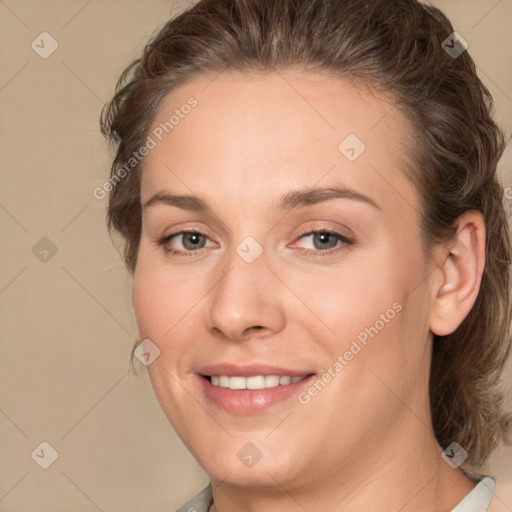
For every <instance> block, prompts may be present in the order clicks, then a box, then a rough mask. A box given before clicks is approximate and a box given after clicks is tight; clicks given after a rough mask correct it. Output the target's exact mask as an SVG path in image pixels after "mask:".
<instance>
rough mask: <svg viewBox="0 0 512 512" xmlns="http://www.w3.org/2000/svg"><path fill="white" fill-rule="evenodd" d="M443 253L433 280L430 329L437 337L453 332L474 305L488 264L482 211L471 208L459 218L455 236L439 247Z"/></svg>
mask: <svg viewBox="0 0 512 512" xmlns="http://www.w3.org/2000/svg"><path fill="white" fill-rule="evenodd" d="M437 250H438V251H439V252H440V253H441V256H440V257H439V261H440V263H439V264H438V268H437V271H438V272H437V275H438V276H439V277H438V279H437V280H433V283H434V284H433V286H434V289H433V290H432V291H433V294H432V296H433V302H432V309H431V318H430V330H431V331H432V332H433V333H434V334H437V335H438V336H446V335H448V334H451V333H452V332H454V331H455V330H456V329H457V328H458V327H459V325H460V324H461V323H462V322H463V320H464V319H465V318H466V316H467V315H468V313H469V312H470V310H471V308H472V307H473V305H474V303H475V301H476V298H477V296H478V292H479V291H480V283H481V279H482V273H483V270H484V266H485V225H484V219H483V216H482V214H481V213H480V212H478V211H475V210H470V211H467V212H465V213H464V214H462V215H461V216H460V217H459V218H458V220H457V232H456V233H455V235H454V237H453V238H452V239H451V240H450V241H449V242H448V243H445V244H442V245H441V246H439V247H438V248H437Z"/></svg>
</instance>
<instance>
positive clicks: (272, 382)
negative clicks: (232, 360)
mask: <svg viewBox="0 0 512 512" xmlns="http://www.w3.org/2000/svg"><path fill="white" fill-rule="evenodd" d="M305 378H306V375H304V376H303V377H289V376H288V375H283V376H279V375H254V376H251V377H238V376H237V377H228V376H226V375H212V377H211V383H212V384H213V385H214V386H220V387H221V388H229V389H266V388H275V387H277V386H286V385H288V384H294V383H295V382H299V381H301V380H303V379H305Z"/></svg>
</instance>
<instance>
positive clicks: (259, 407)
mask: <svg viewBox="0 0 512 512" xmlns="http://www.w3.org/2000/svg"><path fill="white" fill-rule="evenodd" d="M197 377H198V379H199V381H200V382H199V384H200V385H201V386H202V389H203V392H204V394H205V395H206V397H207V398H208V399H209V400H210V401H211V402H213V404H215V405H216V406H217V407H220V408H221V409H224V410H225V411H227V412H231V413H236V414H244V415H250V414H256V413H258V412H262V411H265V410H267V409H269V408H270V407H272V406H273V405H276V404H278V403H280V402H283V401H284V400H289V399H290V398H292V397H293V396H296V395H297V394H298V393H299V391H300V390H301V388H303V387H304V386H306V385H309V383H310V382H311V380H312V379H313V378H314V377H315V376H314V375H309V376H308V377H306V378H305V379H303V380H301V381H299V382H294V383H291V384H286V385H279V386H276V387H274V388H265V389H229V388H223V387H221V386H214V385H213V384H212V383H211V382H210V381H209V380H208V379H207V378H205V377H202V376H201V375H197Z"/></svg>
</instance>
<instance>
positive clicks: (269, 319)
mask: <svg viewBox="0 0 512 512" xmlns="http://www.w3.org/2000/svg"><path fill="white" fill-rule="evenodd" d="M208 297H209V299H210V303H209V306H208V316H207V327H208V329H209V330H210V331H211V332H213V333H214V334H215V335H216V336H220V337H222V338H224V339H227V340H232V341H243V340H245V339H247V338H248V337H250V336H257V337H267V336H271V335H272V334H275V333H277V332H279V331H280V330H281V329H283V327H284V324H285V311H284V304H283V300H284V290H283V284H282V283H281V282H280V281H279V280H278V279H277V278H276V277H275V275H274V274H273V272H271V271H270V270H269V268H268V267H267V265H266V262H265V258H264V253H263V254H262V255H261V256H260V257H259V258H257V259H256V261H253V262H252V263H247V262H246V261H244V260H243V259H242V258H241V257H240V256H239V255H238V254H237V253H236V252H235V251H233V255H232V257H231V258H230V260H229V262H228V265H227V267H226V272H225V273H224V275H223V277H222V278H221V279H220V281H219V283H218V285H217V286H215V287H214V289H213V290H212V292H211V294H209V295H208Z"/></svg>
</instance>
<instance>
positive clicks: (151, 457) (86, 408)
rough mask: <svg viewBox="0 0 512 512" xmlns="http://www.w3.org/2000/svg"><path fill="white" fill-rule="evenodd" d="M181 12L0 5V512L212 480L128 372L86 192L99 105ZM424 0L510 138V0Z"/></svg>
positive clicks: (117, 266)
mask: <svg viewBox="0 0 512 512" xmlns="http://www.w3.org/2000/svg"><path fill="white" fill-rule="evenodd" d="M186 3H187V2H186V1H183V2H181V3H180V2H177V1H175V2H174V6H172V5H171V4H172V3H171V2H170V1H167V0H166V1H163V0H151V1H146V2H142V1H136V0H129V1H121V0H106V1H105V0H89V1H87V0H67V1H64V0H48V1H36V0H5V1H1V0H0V34H1V38H2V40H1V45H0V52H1V54H0V58H1V68H0V69H1V72H0V108H1V113H2V118H1V119H2V123H1V136H2V149H1V162H2V174H1V179H2V181H1V187H0V221H1V226H2V229H1V243H2V245H1V247H2V254H1V267H0V268H1V273H0V301H1V315H2V316H1V323H0V329H1V340H2V345H1V357H0V450H1V453H0V461H1V462H0V512H4V511H5V512H22V511H24V512H46V511H48V512H50V511H51V512H61V511H72V512H74V511H81V512H88V511H97V510H100V511H105V512H106V511H109V512H121V511H122V512H132V511H133V512H135V511H138V512H140V511H145V512H163V511H169V512H171V511H173V510H174V509H175V508H176V507H177V506H178V505H179V504H180V503H182V502H183V501H185V500H186V499H187V498H188V497H189V496H191V495H192V494H194V493H195V492H197V491H198V490H199V489H200V488H202V486H203V485H205V484H206V483H207V481H208V479H207V476H206V475H205V474H204V472H203V471H202V470H201V468H200V467H199V466H198V465H197V463H196V462H195V461H194V460H193V459H192V457H191V456H190V455H189V454H188V452H187V451H186V450H185V448H184V447H183V446H182V444H181V443H180V441H179V440H178V439H177V437H176V435H175V434H174V432H173V430H172V429H171V427H170V426H169V424H168V422H167V420H166V418H165V417H164V415H163V413H162V411H161V410H160V407H159V405H158V403H157V401H156V398H155V397H154V395H153V392H152V389H151V386H150V383H149V380H148V378H147V374H146V372H145V370H144V368H143V367H142V365H140V364H139V363H138V361H136V363H137V364H138V365H139V366H140V368H141V371H140V372H139V376H137V375H135V374H134V373H133V372H130V371H129V359H130V350H131V347H132V344H133V342H134V341H135V340H136V339H137V331H136V325H135V321H134V315H133V312H132V308H131V282H130V279H129V276H128V274H127V272H126V271H125V270H124V267H123V263H122V260H121V258H120V255H119V254H118V252H117V251H116V249H115V248H114V246H113V245H112V243H111V241H110V239H109V237H108V235H107V231H106V228H105V222H104V214H105V207H106V201H105V200H102V201H101V200H97V199H95V198H94V197H93V194H92V192H93V189H94V188H95V187H97V186H101V185H102V184H103V183H104V181H105V179H106V178H107V176H108V168H109V163H110V160H109V158H110V157H109V153H108V151H107V147H106V145H105V142H104V141H103V139H102V138H101V136H100V134H99V129H98V119H99V114H100V110H101V107H102V105H103V104H104V102H105V101H107V100H108V99H109V98H110V96H111V94H112V92H113V87H114V84H115V81H116V79H117V77H118V75H119V74H120V72H121V71H122V69H124V67H125V66H126V65H127V64H128V63H129V61H131V59H133V58H135V57H136V56H137V55H138V52H139V51H140V50H141V49H142V47H143V45H144V43H145V42H146V41H147V39H148V37H149V36H150V35H151V33H152V32H153V31H154V30H156V29H157V28H159V27H160V26H161V25H162V24H163V23H164V22H165V21H166V20H167V19H168V17H169V13H170V10H171V7H172V8H173V12H174V11H177V10H180V9H181V8H183V7H184V6H185V4H186ZM434 4H435V5H437V6H439V7H441V8H442V9H443V10H444V11H445V12H446V13H447V14H448V16H449V17H450V18H451V19H452V21H453V23H454V25H455V29H456V30H457V31H458V32H459V33H460V34H462V35H463V36H464V38H465V39H466V40H467V41H468V42H469V47H470V48H469V49H470V52H471V54H472V55H473V57H474V58H475V60H476V62H477V65H478V68H479V72H480V75H481V76H482V78H483V80H484V82H485V83H486V84H487V85H488V87H489V88H490V90H491V92H492V93H493V95H494V98H495V101H496V105H497V114H498V118H499V120H500V122H501V124H502V125H503V127H504V128H505V129H506V132H507V135H508V136H510V134H511V133H512V73H511V69H510V64H511V63H512V58H511V57H512V55H511V54H512V37H511V30H510V21H511V20H512V0H501V1H497V0H486V1H481V0H443V1H441V0H438V1H436V2H434ZM43 31H46V32H48V33H49V34H51V36H52V37H53V38H54V39H55V40H56V41H57V43H58V48H57V50H56V51H55V52H54V53H53V54H52V55H51V56H49V57H48V58H47V59H43V58H41V57H40V56H39V55H38V53H36V52H35V51H34V50H33V49H32V47H31V43H32V41H33V40H36V42H37V41H38V40H40V39H36V38H37V36H38V35H39V34H40V33H41V32H43ZM48 47H49V46H46V48H47V49H48ZM507 169H508V170H510V169H512V158H511V150H510V148H509V149H508V151H507V154H506V156H505V158H504V159H503V160H502V162H501V172H502V176H503V181H504V183H505V185H506V186H512V174H511V173H510V172H509V171H507ZM43 237H46V238H48V239H49V240H50V241H51V244H53V246H54V247H55V248H56V249H57V252H56V253H55V254H54V255H53V254H52V252H51V250H52V249H51V246H50V245H49V243H48V241H43V242H39V241H40V239H41V238H43ZM37 243H39V244H42V245H41V246H36V248H38V250H39V251H43V250H45V249H46V250H49V251H50V252H48V254H47V255H46V258H47V261H46V262H44V261H41V260H40V258H41V257H44V253H41V252H39V257H36V256H37V254H34V253H33V247H34V246H35V245H36V244H37ZM34 251H35V252H36V253H37V250H34ZM511 373H512V372H511V371H510V366H509V371H508V377H507V378H508V382H509V384H508V389H509V390H510V389H511V387H512V376H511ZM509 396H510V397H511V398H512V393H510V391H509ZM508 405H509V408H511V407H512V401H511V402H509V404H508ZM42 442H47V443H49V444H50V445H51V446H52V447H53V448H54V449H55V450H56V451H57V452H58V458H57V459H56V461H55V462H54V463H53V464H52V465H51V466H50V467H49V468H48V469H42V468H41V467H39V465H38V464H36V462H35V459H37V455H36V454H37V453H40V451H41V448H38V447H39V445H40V443H42ZM36 448H37V450H36ZM34 450H36V452H35V455H34V459H33V458H32V456H31V454H32V453H33V452H34ZM48 453H49V452H48V450H47V451H46V455H45V456H48ZM39 460H41V457H40V458H39ZM489 471H491V472H492V473H493V474H496V475H497V476H498V482H499V483H498V489H497V495H498V496H499V498H500V500H499V507H498V508H497V509H496V510H500V511H510V510H512V476H511V475H512V450H511V449H510V448H509V449H508V450H504V449H502V450H500V451H499V452H497V453H496V455H495V456H494V457H493V459H492V461H491V466H490V469H489Z"/></svg>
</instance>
